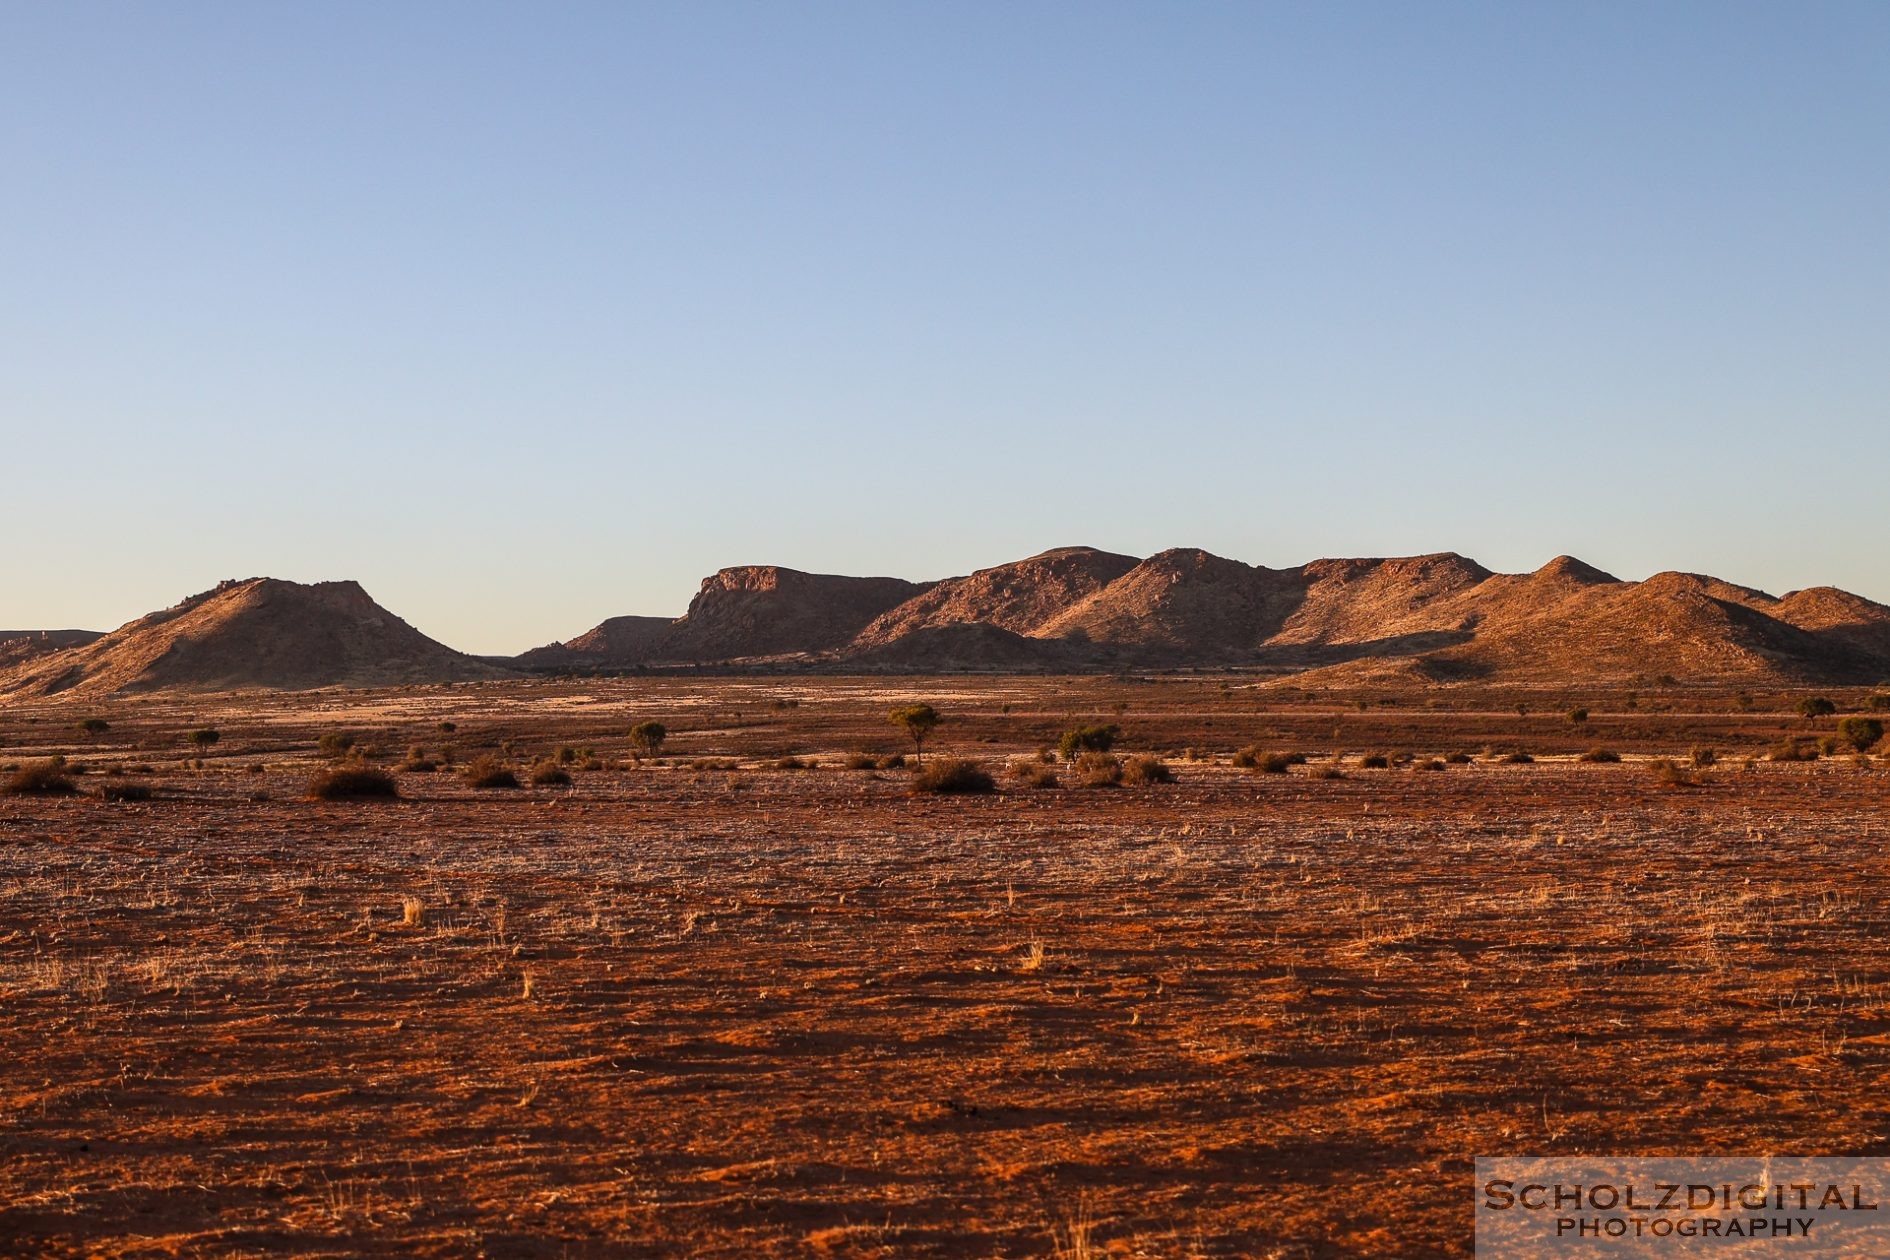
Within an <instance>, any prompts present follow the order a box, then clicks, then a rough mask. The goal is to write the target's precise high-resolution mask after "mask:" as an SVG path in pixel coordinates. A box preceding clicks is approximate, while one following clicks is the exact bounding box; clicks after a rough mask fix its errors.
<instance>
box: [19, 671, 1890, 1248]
mask: <svg viewBox="0 0 1890 1260" xmlns="http://www.w3.org/2000/svg"><path fill="white" fill-rule="evenodd" d="M1799 694H1800V693H1787V692H1778V693H1766V692H1761V693H1758V694H1755V695H1754V696H1752V697H1749V698H1747V699H1745V700H1744V701H1741V702H1739V703H1736V702H1735V699H1734V697H1733V696H1732V695H1731V693H1729V692H1726V691H1720V690H1714V689H1705V688H1659V687H1655V688H1651V689H1646V690H1643V691H1641V692H1640V693H1639V694H1637V695H1632V696H1629V695H1627V694H1625V693H1619V692H1616V693H1610V694H1595V693H1588V694H1580V695H1574V694H1556V693H1553V692H1549V691H1532V692H1528V693H1517V692H1505V693H1496V692H1487V693H1486V692H1476V691H1465V690H1459V689H1449V688H1444V689H1437V690H1434V691H1429V692H1407V693H1404V694H1394V693H1386V694H1371V693H1358V694H1351V693H1348V694H1343V695H1341V694H1336V693H1331V694H1324V695H1316V694H1307V693H1300V692H1292V691H1280V690H1278V689H1274V688H1267V687H1256V686H1254V685H1253V680H1251V679H1246V678H1241V677H1238V676H1231V677H1227V678H1222V677H1185V676H1184V677H1155V678H1150V679H1108V678H1074V679H1072V678H986V679H967V678H949V677H948V678H891V679H885V678H876V679H870V680H863V679H848V678H820V679H813V678H794V677H780V678H752V677H750V678H740V677H731V678H710V677H701V678H691V677H671V678H627V679H614V680H587V681H564V682H504V683H483V684H469V685H460V686H441V687H430V688H420V689H399V690H384V691H370V692H332V691H331V692H321V693H311V694H302V695H282V694H260V693H259V694H256V695H250V696H229V697H220V698H182V699H180V698H175V697H172V698H152V699H144V700H136V699H131V700H114V701H102V702H98V703H88V704H85V705H82V706H78V707H75V706H74V705H73V704H52V703H46V704H32V705H14V706H12V707H9V708H6V709H0V741H3V745H4V746H0V763H5V764H7V765H15V764H27V763H30V762H33V761H35V760H37V759H39V758H42V757H46V756H51V755H63V756H65V757H67V758H68V759H69V760H70V761H71V762H72V763H74V765H75V766H76V767H77V768H79V769H80V770H82V771H83V773H80V774H78V775H77V776H76V777H75V779H74V783H75V785H76V787H77V789H78V791H77V792H76V793H73V794H68V795H49V796H48V795H12V796H0V1063H3V1064H4V1067H0V1254H7V1255H23V1256H107V1257H129V1256H195V1255H254V1256H263V1255H268V1256H308V1257H314V1256H345V1255H389V1256H393V1255H401V1256H408V1255H412V1256H453V1257H457V1256H475V1255H485V1256H494V1257H508V1256H521V1257H525V1256H533V1257H536V1256H544V1257H562V1256H573V1257H585V1256H666V1255H699V1256H717V1257H751V1256H762V1255H811V1256H833V1257H849V1256H861V1257H864V1256H939V1257H947V1256H951V1257H961V1256H962V1257H974V1256H975V1257H987V1256H1007V1257H1024V1256H1049V1255H1060V1256H1122V1257H1129V1256H1162V1257H1170V1256H1176V1257H1179V1256H1212V1257H1223V1256H1225V1257H1261V1256H1279V1257H1337V1256H1361V1257H1362V1256H1464V1255H1467V1254H1469V1251H1470V1238H1469V1232H1470V1219H1471V1218H1470V1210H1471V1202H1472V1200H1471V1184H1470V1183H1471V1160H1472V1158H1473V1157H1475V1156H1477V1155H1499V1154H1507V1153H1558V1152H1568V1153H1575V1152H1583V1153H1604V1152H1622V1153H1629V1152H1631V1153H1654V1152H1672V1153H1679V1154H1690V1153H1703V1152H1709V1151H1712V1152H1735V1151H1736V1152H1779V1153H1786V1152H1792V1153H1826V1152H1829V1153H1846V1154H1870V1155H1883V1154H1890V1092H1887V1091H1886V1088H1885V1086H1884V1083H1883V1082H1884V1079H1885V1068H1886V1065H1887V1064H1890V988H1887V987H1886V986H1887V985H1890V914H1887V913H1886V907H1885V894H1886V888H1887V885H1890V878H1887V877H1886V873H1885V866H1884V862H1883V853H1884V848H1885V841H1886V838H1887V837H1890V819H1887V818H1886V812H1885V803H1886V799H1887V798H1890V768H1886V766H1885V765H1884V764H1883V762H1882V760H1881V759H1873V758H1853V757H1851V756H1849V755H1845V756H1840V757H1829V756H1827V757H1823V758H1821V759H1820V760H1817V761H1814V762H1799V763H1785V762H1773V761H1769V760H1766V759H1764V756H1763V754H1764V751H1765V750H1766V749H1767V748H1768V747H1769V746H1771V745H1773V744H1774V743H1775V742H1776V741H1777V740H1778V739H1780V738H1781V737H1782V736H1788V735H1803V734H1818V735H1823V734H1829V733H1830V729H1831V724H1830V722H1829V721H1826V722H1824V723H1823V724H1816V725H1814V724H1811V723H1807V722H1806V721H1805V720H1803V719H1801V718H1799V717H1798V716H1797V715H1796V713H1795V712H1794V709H1793V707H1794V705H1795V704H1796V702H1797V700H1798V698H1799ZM1829 694H1831V695H1832V696H1833V698H1834V699H1837V700H1838V701H1839V702H1840V707H1841V708H1850V707H1854V706H1855V705H1856V704H1859V703H1861V700H1862V695H1861V693H1856V694H1853V693H1851V692H1831V693H1829ZM910 700H922V701H929V702H931V703H932V704H934V705H936V706H937V708H938V709H939V710H940V712H941V713H942V714H943V715H944V717H945V722H944V724H943V725H942V726H941V727H940V729H939V731H938V732H937V734H936V736H935V739H934V743H935V745H936V751H935V753H934V755H940V754H943V755H954V756H969V757H975V758H978V759H981V760H983V761H984V762H985V763H986V764H987V765H989V766H990V767H991V768H992V769H993V770H995V771H997V772H998V779H999V785H1000V788H1001V790H1000V791H999V792H997V793H995V794H992V795H979V796H931V795H920V794H915V793H913V792H912V791H911V787H910V780H909V775H908V772H906V771H904V770H899V769H891V768H889V769H873V770H850V769H845V768H843V767H844V759H845V757H846V756H847V755H848V754H849V753H855V752H860V751H871V752H874V753H892V752H897V751H900V750H901V749H902V748H903V747H904V745H903V743H902V736H901V735H900V732H898V731H897V730H895V729H894V728H893V727H891V726H890V725H889V724H888V723H887V721H886V711H887V709H888V708H889V707H890V706H891V705H893V704H896V703H900V702H904V701H910ZM1576 704H1582V705H1585V706H1586V707H1587V708H1588V709H1589V710H1590V716H1589V718H1588V720H1587V721H1586V722H1585V723H1581V724H1577V723H1574V722H1571V721H1570V720H1569V719H1568V718H1567V717H1566V716H1564V714H1565V711H1566V710H1567V709H1568V708H1570V707H1571V706H1573V705H1576ZM1519 705H1521V706H1522V707H1523V708H1525V709H1526V710H1527V711H1526V712H1519V711H1518V706H1519ZM92 717H95V718H97V719H100V720H103V721H105V722H107V723H108V729H106V730H103V731H98V732H94V733H83V732H81V731H79V730H77V729H76V723H77V722H78V721H80V720H82V719H85V718H92ZM646 719H654V720H658V721H661V722H663V723H664V724H665V725H666V726H667V727H668V728H669V731H670V737H669V740H668V743H667V746H666V747H665V748H664V750H663V754H662V756H661V758H660V759H658V760H654V761H645V762H643V763H641V764H639V763H635V762H633V761H632V760H631V758H630V756H629V753H630V749H629V745H628V744H627V742H626V739H625V734H626V732H627V731H628V729H629V728H630V726H631V725H632V724H633V723H635V722H637V721H641V720H646ZM1095 722H1106V723H1114V724H1117V725H1119V726H1120V727H1121V729H1122V748H1123V749H1125V750H1127V751H1131V752H1156V753H1159V754H1162V755H1163V756H1165V757H1166V759H1167V761H1168V763H1169V764H1170V765H1171V766H1172V768H1173V769H1174V771H1175V774H1176V779H1175V781H1174V782H1173V783H1170V784H1157V785H1149V786H1125V787H1117V788H1107V789H1091V788H1083V787H1078V786H1075V785H1074V782H1073V779H1072V777H1071V776H1070V774H1069V773H1068V771H1067V770H1066V771H1064V772H1063V775H1062V784H1063V785H1062V786H1060V787H1057V788H1054V789H1045V788H1026V787H1023V786H1020V785H1019V783H1018V781H1016V780H1014V779H1012V778H1010V777H1008V776H1007V775H1006V774H1005V773H1004V772H1003V771H1004V767H1005V765H1006V764H1007V763H1008V762H1010V761H1011V760H1012V759H1014V758H1019V757H1026V756H1029V755H1032V754H1034V753H1035V752H1036V751H1037V750H1038V749H1040V748H1042V747H1044V746H1045V745H1047V744H1053V743H1054V742H1055V741H1056V738H1057V736H1058V735H1059V734H1060V733H1061V732H1062V731H1063V730H1065V729H1067V728H1069V727H1071V726H1073V725H1079V724H1088V723H1095ZM443 724H451V726H452V728H453V729H452V730H450V731H448V730H444V729H442V727H443ZM203 727H210V728H214V729H216V730H217V731H218V732H219V734H220V739H219V740H218V741H217V742H216V743H215V744H214V745H213V746H211V747H210V748H208V749H207V750H204V751H203V753H202V757H201V764H195V763H197V761H198V759H199V750H197V749H195V748H193V747H192V746H191V745H190V744H189V743H187V742H186V733H187V732H188V731H190V730H193V729H198V728H203ZM332 733H345V734H347V735H349V736H351V737H352V738H353V739H354V740H355V741H356V743H357V745H359V746H363V747H365V748H366V749H367V754H366V756H367V759H368V760H370V761H375V762H379V763H383V764H387V765H390V766H391V765H393V764H396V763H398V762H399V761H400V760H402V759H403V758H404V757H405V756H406V755H407V753H408V750H409V749H410V748H412V747H414V746H419V747H420V748H422V749H424V750H425V751H426V754H427V756H428V757H429V758H430V759H434V760H439V759H441V758H442V756H443V755H444V754H446V752H447V751H448V749H449V748H450V752H451V756H452V758H453V760H454V763H455V764H456V765H459V764H464V763H466V762H468V761H470V760H472V759H473V758H475V757H477V756H479V755H481V754H492V755H497V756H500V757H503V758H506V759H508V760H511V761H513V762H516V763H517V764H519V765H520V766H528V765H530V764H532V763H534V762H537V761H539V760H540V759H543V758H546V757H555V755H556V750H557V749H559V748H561V747H564V748H571V749H573V750H581V749H589V750H591V752H592V757H593V760H594V764H592V763H590V762H585V761H584V758H583V755H582V754H581V753H579V754H576V756H577V759H578V761H579V762H580V763H581V764H586V765H588V766H589V768H584V769H578V770H575V771H574V772H573V773H572V774H571V779H572V782H571V783H570V785H569V786H530V785H529V784H528V785H527V786H525V787H523V788H520V789H518V790H511V791H507V790H479V789H474V788H472V787H470V786H468V785H467V784H466V783H465V782H464V781H463V780H462V779H461V778H460V777H459V776H458V775H457V774H456V773H455V772H454V769H453V768H452V767H442V768H440V769H437V770H435V771H433V772H430V773H422V772H411V773H407V772H403V773H400V774H398V776H397V777H398V780H399V783H400V791H401V799H399V800H397V801H385V802H372V801H359V802H317V801H311V800H308V799H305V793H304V786H305V784H306V783H307V781H308V780H309V778H310V776H311V774H313V773H314V772H315V771H317V770H318V769H319V768H320V767H321V766H322V765H324V764H325V763H326V762H327V760H328V757H327V756H326V755H325V754H324V753H323V752H322V751H321V750H320V749H319V748H318V741H319V740H320V737H321V736H323V735H325V734H332ZM1248 745H1258V746H1260V747H1262V748H1266V749H1277V750H1281V751H1303V752H1306V753H1308V754H1310V759H1309V762H1308V764H1307V765H1303V766H1295V767H1293V768H1292V769H1291V770H1290V771H1289V772H1288V773H1285V774H1261V773H1254V772H1252V771H1251V770H1248V769H1243V768H1240V767H1237V766H1235V765H1233V764H1230V759H1231V755H1232V754H1233V753H1234V752H1235V750H1237V749H1239V748H1242V747H1245V746H1248ZM1593 746H1602V747H1607V748H1610V749H1613V750H1616V751H1618V752H1620V753H1621V754H1622V755H1623V758H1624V760H1623V761H1622V762H1620V763H1618V764H1585V763H1581V762H1579V761H1577V760H1576V759H1575V756H1574V754H1576V753H1578V752H1580V751H1581V750H1583V749H1586V748H1589V747H1593ZM1696 747H1701V748H1712V749H1713V750H1715V751H1716V752H1717V754H1718V757H1717V763H1716V764H1715V765H1713V766H1711V767H1709V768H1704V769H1700V770H1692V769H1687V770H1685V771H1684V773H1682V774H1681V775H1679V776H1678V779H1679V781H1667V782H1663V781H1661V780H1660V779H1659V778H1658V777H1657V776H1656V775H1655V774H1653V773H1651V772H1650V770H1649V767H1648V765H1647V761H1648V759H1650V758H1656V757H1660V758H1675V759H1682V760H1684V759H1685V758H1686V757H1687V755H1688V754H1689V752H1690V750H1691V749H1694V748H1696ZM1189 750H1192V752H1190V751H1189ZM1515 750H1527V751H1528V752H1530V753H1531V754H1533V756H1534V758H1535V760H1534V761H1533V762H1530V763H1526V764H1524V763H1516V764H1512V763H1508V762H1505V761H1503V760H1502V759H1501V754H1503V753H1505V752H1510V751H1515ZM1371 752H1384V753H1388V754H1393V756H1392V758H1391V760H1392V763H1393V764H1392V768H1389V769H1367V768H1364V767H1363V765H1362V764H1361V754H1365V753H1371ZM1400 753H1410V754H1413V755H1415V756H1416V757H1417V758H1418V760H1417V761H1415V762H1411V763H1408V764H1400V758H1399V757H1398V756H1397V755H1396V754H1400ZM1449 753H1468V754H1470V759H1469V760H1468V761H1462V762H1452V763H1450V764H1445V765H1443V767H1442V768H1441V770H1432V769H1428V768H1420V767H1422V766H1423V765H1424V763H1425V762H1427V761H1428V760H1430V759H1432V758H1442V757H1444V756H1445V755H1446V754H1449ZM788 757H793V758H799V759H802V760H812V761H814V762H816V763H818V764H817V765H816V766H815V767H814V768H811V769H810V768H801V769H787V768H781V767H780V765H779V762H780V761H781V759H783V758H788ZM1335 757H1337V758H1338V759H1339V766H1340V769H1341V771H1342V773H1343V777H1342V778H1329V779H1328V778H1316V777H1313V771H1314V770H1315V769H1316V768H1317V767H1318V766H1319V765H1321V764H1324V763H1330V762H1332V761H1333V760H1334V758H1335ZM124 782H137V783H143V784H148V785H149V786H151V787H152V788H153V789H154V791H155V795H154V796H153V798H152V799H150V800H146V801H126V802H109V801H106V800H103V799H101V798H100V795H99V794H100V791H101V789H102V788H104V787H105V786H106V785H108V784H114V783H124Z"/></svg>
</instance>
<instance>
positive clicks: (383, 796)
mask: <svg viewBox="0 0 1890 1260" xmlns="http://www.w3.org/2000/svg"><path fill="white" fill-rule="evenodd" d="M308 795H309V797H310V799H312V800H318V801H353V800H388V799H392V798H394V797H397V796H399V795H400V788H399V787H398V786H397V785H396V784H395V783H394V776H393V775H391V774H388V773H387V772H386V771H385V770H381V769H378V768H376V767H374V766H335V767H331V768H330V769H327V770H323V771H321V772H320V773H318V774H316V775H315V777H314V778H312V779H310V780H309V781H308Z"/></svg>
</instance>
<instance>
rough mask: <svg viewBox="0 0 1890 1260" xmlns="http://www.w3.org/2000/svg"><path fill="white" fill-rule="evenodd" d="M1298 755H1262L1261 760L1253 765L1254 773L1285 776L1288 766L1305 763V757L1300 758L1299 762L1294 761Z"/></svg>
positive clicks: (1257, 760)
mask: <svg viewBox="0 0 1890 1260" xmlns="http://www.w3.org/2000/svg"><path fill="white" fill-rule="evenodd" d="M1297 755H1298V754H1295V753H1261V754H1260V756H1259V758H1258V759H1256V760H1255V761H1254V763H1253V770H1254V773H1255V774H1285V773H1286V769H1287V767H1288V766H1293V765H1300V764H1303V763H1304V762H1305V760H1306V758H1305V757H1303V756H1300V757H1299V760H1298V761H1297V762H1296V761H1294V760H1293V758H1294V757H1295V756H1297Z"/></svg>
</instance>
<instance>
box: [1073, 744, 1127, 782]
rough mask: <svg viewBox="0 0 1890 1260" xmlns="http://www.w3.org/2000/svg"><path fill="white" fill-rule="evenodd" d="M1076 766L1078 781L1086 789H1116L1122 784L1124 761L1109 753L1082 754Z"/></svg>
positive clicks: (1078, 757)
mask: <svg viewBox="0 0 1890 1260" xmlns="http://www.w3.org/2000/svg"><path fill="white" fill-rule="evenodd" d="M1075 765H1076V777H1077V780H1078V781H1079V782H1080V783H1082V785H1083V786H1084V787H1091V788H1102V787H1115V786H1117V785H1118V784H1120V783H1121V782H1122V759H1121V758H1120V757H1116V756H1112V755H1111V754H1109V753H1106V752H1086V753H1080V754H1078V756H1077V758H1076V762H1075Z"/></svg>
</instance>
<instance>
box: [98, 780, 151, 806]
mask: <svg viewBox="0 0 1890 1260" xmlns="http://www.w3.org/2000/svg"><path fill="white" fill-rule="evenodd" d="M98 795H99V799H100V800H106V801H119V802H125V801H148V800H150V799H151V785H150V784H148V783H107V784H106V785H105V786H104V787H102V788H100V789H99V790H98Z"/></svg>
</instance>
